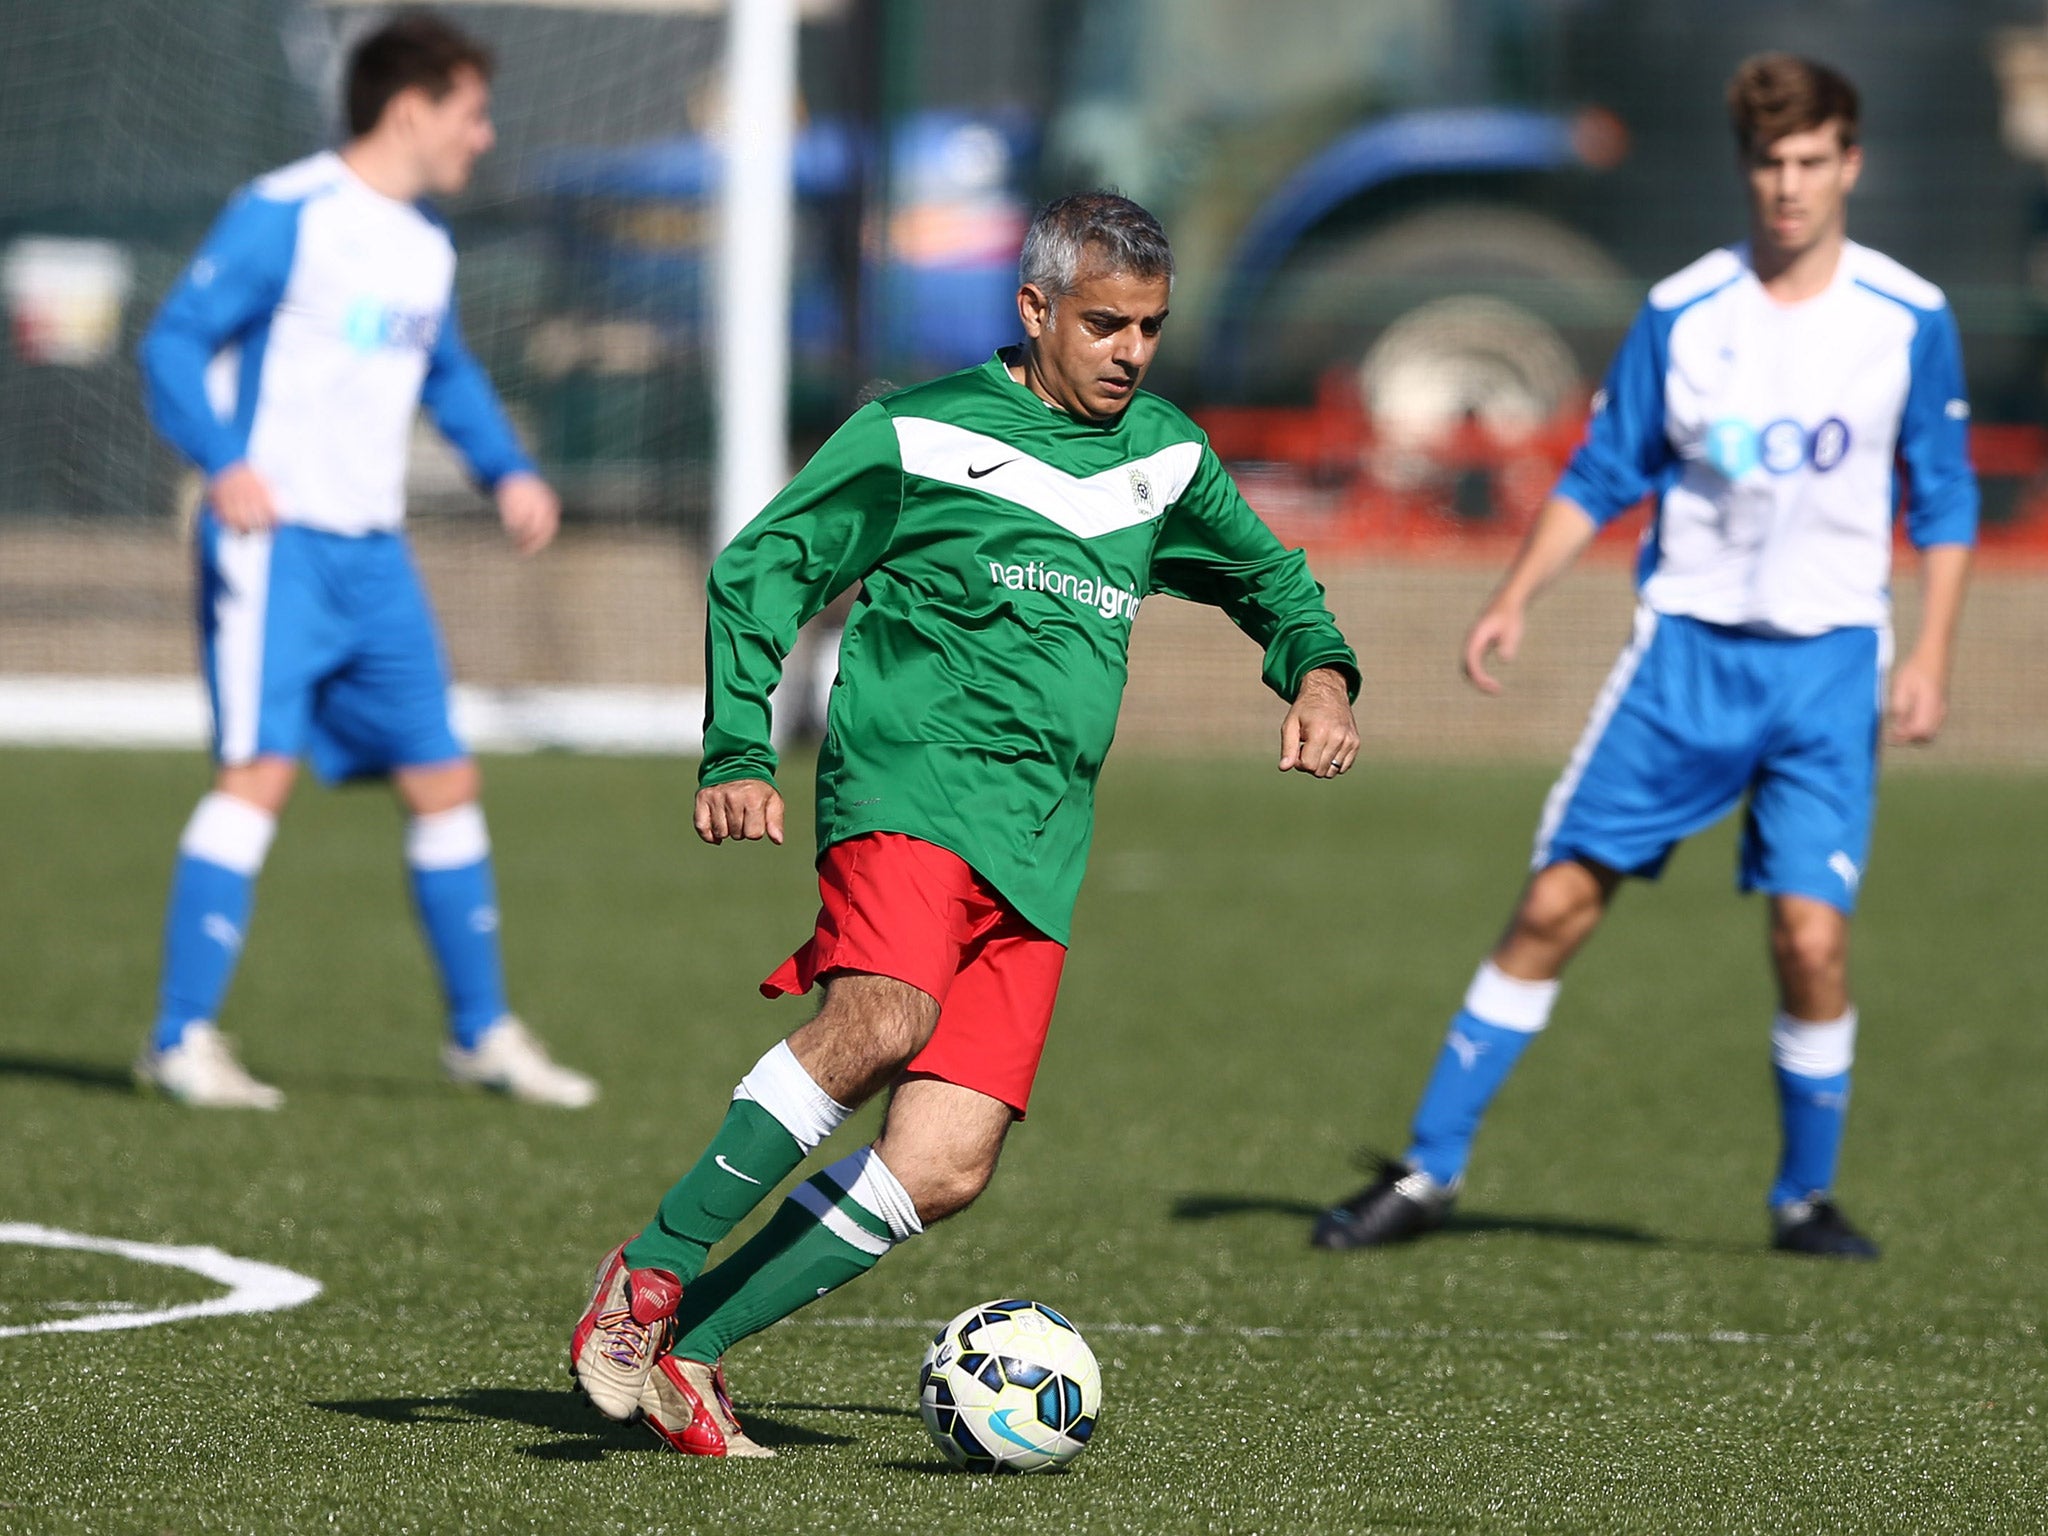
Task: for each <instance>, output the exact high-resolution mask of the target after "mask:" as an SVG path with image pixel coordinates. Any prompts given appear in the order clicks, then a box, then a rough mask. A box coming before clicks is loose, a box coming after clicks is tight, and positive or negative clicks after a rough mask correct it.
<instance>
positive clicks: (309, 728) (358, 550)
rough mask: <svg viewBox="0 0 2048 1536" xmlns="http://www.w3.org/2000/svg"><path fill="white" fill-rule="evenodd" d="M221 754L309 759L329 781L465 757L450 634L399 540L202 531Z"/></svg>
mask: <svg viewBox="0 0 2048 1536" xmlns="http://www.w3.org/2000/svg"><path fill="white" fill-rule="evenodd" d="M198 546H199V550H198V553H199V649H200V661H201V665H202V667H203V669H204V671H205V674H206V685H207V691H208V693H209V694H210V695H211V698H212V702H213V755H214V760H215V761H216V762H219V763H222V764H224V765H238V764H242V763H247V762H250V761H252V760H253V759H255V758H258V757H271V756H275V757H289V758H293V759H295V760H296V759H300V758H310V759H311V761H312V764H313V768H314V771H315V772H317V773H318V774H319V775H320V776H321V777H322V778H323V779H326V780H328V781H330V782H332V781H335V780H340V779H352V778H363V777H370V776H376V775H382V774H387V773H389V772H391V770H393V769H394V768H412V767H421V766H425V765H427V764H431V763H443V762H448V761H451V760H453V759H456V758H460V757H462V756H463V755H464V749H463V746H462V743H461V742H460V741H459V740H458V739H457V738H456V735H455V731H454V727H453V725H452V724H451V723H450V721H449V718H448V663H447V657H446V655H445V653H444V651H443V649H442V645H441V635H440V631H439V629H438V628H437V627H436V625H435V623H434V613H433V609H432V608H431V607H430V606H429V604H428V602H427V593H426V588H425V587H424V586H423V585H422V583H421V581H420V577H419V571H418V569H417V568H416V567H415V566H414V565H413V560H412V551H411V549H410V548H409V547H408V546H407V544H406V541H405V538H404V536H403V535H402V534H398V533H368V534H358V535H348V534H338V533H326V532H322V531H321V530H319V529H315V528H301V527H297V526H295V525H292V524H284V525H281V526H279V527H278V528H276V529H274V530H272V531H270V532H266V533H248V534H237V533H232V532H230V531H228V530H227V529H226V528H223V527H222V526H221V525H220V523H219V522H218V521H217V520H216V519H215V518H214V517H213V516H212V515H211V514H208V515H205V516H203V517H202V518H201V519H200V524H199V540H198Z"/></svg>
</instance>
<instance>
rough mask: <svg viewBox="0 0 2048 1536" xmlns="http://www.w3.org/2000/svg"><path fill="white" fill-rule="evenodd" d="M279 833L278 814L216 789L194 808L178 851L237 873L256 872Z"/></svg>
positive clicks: (247, 873)
mask: <svg viewBox="0 0 2048 1536" xmlns="http://www.w3.org/2000/svg"><path fill="white" fill-rule="evenodd" d="M276 835H277V818H276V817H275V816H273V815H271V814H270V812H268V811H266V810H264V809H263V808H262V807H261V806H258V805H251V804H250V803H249V802H248V801H246V800H237V799H236V798H235V797H234V796H233V795H224V794H222V793H221V792H220V791H219V790H214V791H213V792H212V793H211V794H208V795H205V796H203V797H201V799H200V801H199V804H198V805H197V806H195V807H194V808H193V811H192V819H191V820H190V821H188V822H186V823H185V833H184V835H183V836H182V837H180V838H179V839H178V851H179V852H180V853H184V854H189V855H191V856H192V857H193V858H195V859H203V860H205V861H206V862H207V863H208V864H218V865H219V866H220V867H221V868H222V869H231V870H233V871H234V872H235V873H236V874H238V875H253V874H255V873H256V872H257V871H258V870H260V869H262V868H263V860H264V859H265V858H266V857H267V856H268V855H269V853H270V840H271V839H272V838H273V837H275V836H276Z"/></svg>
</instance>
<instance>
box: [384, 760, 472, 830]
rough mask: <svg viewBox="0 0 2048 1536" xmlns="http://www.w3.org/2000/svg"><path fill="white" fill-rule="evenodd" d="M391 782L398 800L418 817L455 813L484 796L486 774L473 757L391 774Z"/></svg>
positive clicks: (406, 769)
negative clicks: (484, 777)
mask: <svg viewBox="0 0 2048 1536" xmlns="http://www.w3.org/2000/svg"><path fill="white" fill-rule="evenodd" d="M392 783H393V786H394V787H395V788H396V789H397V791H398V798H399V799H400V800H402V801H403V802H404V803H405V808H406V809H407V810H408V811H410V812H411V813H412V814H413V815H415V816H433V815H436V814H438V813H439V812H442V811H452V810H454V809H455V808H456V807H457V806H460V805H469V804H471V803H473V802H474V801H475V800H476V799H477V798H478V796H479V795H481V794H482V793H483V774H482V772H481V771H480V770H479V769H478V768H477V765H476V759H475V758H470V757H463V758H457V759H456V760H455V761H454V762H451V763H433V764H430V765H428V766H426V767H422V768H401V769H399V770H398V772H397V773H395V774H393V775H392Z"/></svg>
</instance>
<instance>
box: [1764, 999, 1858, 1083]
mask: <svg viewBox="0 0 2048 1536" xmlns="http://www.w3.org/2000/svg"><path fill="white" fill-rule="evenodd" d="M1855 1060H1856V1010H1855V1009H1854V1008H1851V1009H1850V1010H1849V1011H1848V1012H1847V1013H1845V1014H1843V1015H1842V1016H1841V1017H1840V1018H1839V1019H1819V1020H1815V1019H1795V1018H1793V1017H1792V1015H1791V1014H1789V1013H1781V1014H1779V1015H1778V1017H1777V1019H1776V1021H1775V1022H1774V1023H1773V1024H1772V1025H1771V1063H1772V1065H1774V1066H1779V1067H1783V1068H1784V1069H1785V1070H1786V1071H1787V1072H1790V1073H1792V1074H1794V1075H1795V1076H1797V1077H1840V1076H1841V1075H1842V1074H1843V1073H1844V1072H1846V1071H1848V1070H1849V1068H1850V1067H1851V1066H1852V1065H1853V1064H1854V1063H1855Z"/></svg>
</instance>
